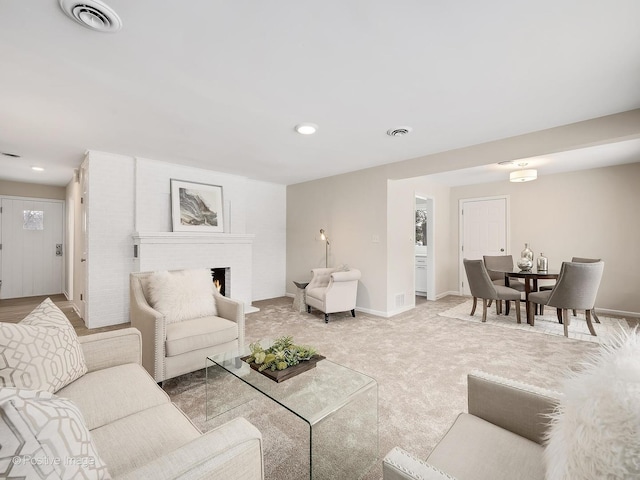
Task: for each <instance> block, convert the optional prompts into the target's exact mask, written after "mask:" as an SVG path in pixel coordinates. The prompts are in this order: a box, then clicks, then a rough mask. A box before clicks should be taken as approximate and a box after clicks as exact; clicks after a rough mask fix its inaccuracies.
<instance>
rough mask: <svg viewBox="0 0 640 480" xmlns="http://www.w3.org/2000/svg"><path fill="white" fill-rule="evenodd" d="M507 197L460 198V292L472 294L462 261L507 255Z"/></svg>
mask: <svg viewBox="0 0 640 480" xmlns="http://www.w3.org/2000/svg"><path fill="white" fill-rule="evenodd" d="M507 201H508V198H507V197H493V198H481V199H468V200H461V201H460V240H461V245H460V253H461V254H460V291H461V293H462V294H463V295H470V294H471V292H470V291H469V287H468V285H467V283H468V282H467V274H466V272H465V270H464V264H463V263H462V260H463V259H464V258H467V259H470V260H477V259H480V258H482V256H483V255H507V254H508V252H507V245H508V238H507V236H508V228H507V213H508V212H507V211H508V202H507Z"/></svg>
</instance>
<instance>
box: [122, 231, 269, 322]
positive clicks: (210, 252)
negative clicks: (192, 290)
mask: <svg viewBox="0 0 640 480" xmlns="http://www.w3.org/2000/svg"><path fill="white" fill-rule="evenodd" d="M253 238H254V235H250V234H233V233H183V232H156V233H135V234H134V235H133V243H134V268H133V271H136V272H148V271H156V270H180V269H185V268H210V269H211V270H212V276H213V275H214V273H215V272H214V270H215V271H217V272H219V273H218V275H222V277H221V278H222V280H224V289H225V293H224V294H225V296H227V297H230V298H234V299H235V300H241V301H242V302H244V309H245V313H249V312H252V311H256V310H257V309H256V308H255V307H252V306H251V299H252V297H251V285H252V281H253V272H252V262H253V254H252V250H253ZM218 279H219V280H220V278H218ZM214 280H215V279H214Z"/></svg>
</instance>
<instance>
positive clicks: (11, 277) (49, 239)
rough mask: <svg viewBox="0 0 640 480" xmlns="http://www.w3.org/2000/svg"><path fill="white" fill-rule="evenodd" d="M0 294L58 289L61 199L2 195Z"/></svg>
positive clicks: (46, 292)
mask: <svg viewBox="0 0 640 480" xmlns="http://www.w3.org/2000/svg"><path fill="white" fill-rule="evenodd" d="M0 201H1V206H2V214H1V221H0V223H1V224H2V227H1V229H0V242H1V243H2V249H1V250H0V256H1V257H2V261H1V262H0V263H1V267H0V268H1V275H2V278H1V279H2V284H1V286H0V298H1V299H5V298H18V297H31V296H35V295H54V294H58V293H62V289H63V285H64V260H63V259H64V257H63V253H64V252H63V250H62V249H63V245H64V234H63V232H64V202H62V201H59V200H41V199H20V198H2V199H1V200H0Z"/></svg>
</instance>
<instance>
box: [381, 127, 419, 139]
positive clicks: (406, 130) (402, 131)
mask: <svg viewBox="0 0 640 480" xmlns="http://www.w3.org/2000/svg"><path fill="white" fill-rule="evenodd" d="M411 130H413V128H411V127H395V128H390V129H389V130H387V135H389V136H390V137H404V136H405V135H408V134H410V133H411Z"/></svg>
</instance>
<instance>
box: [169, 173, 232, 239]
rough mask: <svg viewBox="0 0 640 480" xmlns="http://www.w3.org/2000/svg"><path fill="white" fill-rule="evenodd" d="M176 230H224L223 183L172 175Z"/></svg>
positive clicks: (173, 221) (173, 213)
mask: <svg viewBox="0 0 640 480" xmlns="http://www.w3.org/2000/svg"><path fill="white" fill-rule="evenodd" d="M171 220H172V224H173V231H174V232H224V218H223V204H222V187H221V186H220V185H207V184H204V183H194V182H185V181H182V180H173V179H171Z"/></svg>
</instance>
